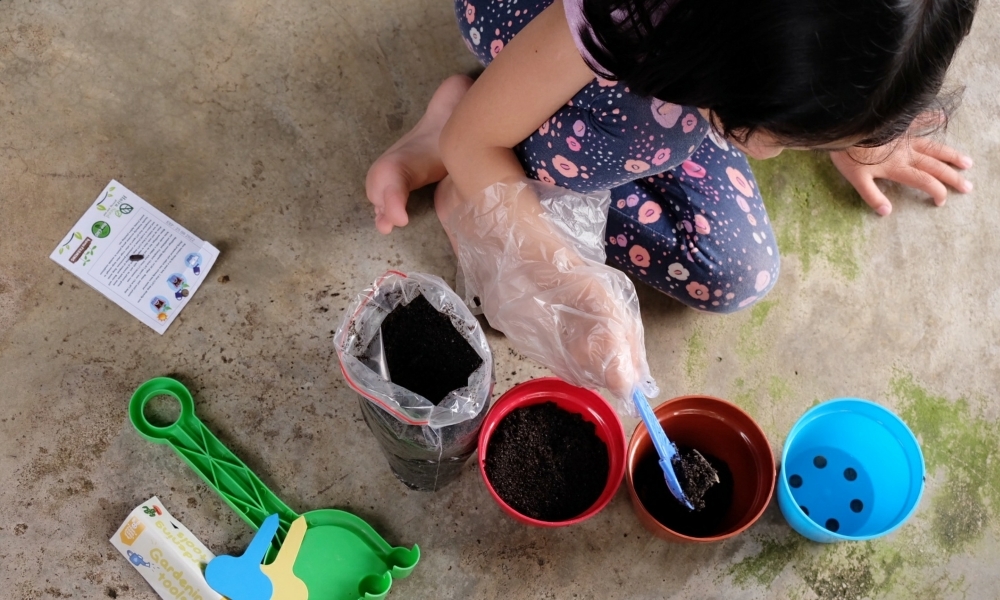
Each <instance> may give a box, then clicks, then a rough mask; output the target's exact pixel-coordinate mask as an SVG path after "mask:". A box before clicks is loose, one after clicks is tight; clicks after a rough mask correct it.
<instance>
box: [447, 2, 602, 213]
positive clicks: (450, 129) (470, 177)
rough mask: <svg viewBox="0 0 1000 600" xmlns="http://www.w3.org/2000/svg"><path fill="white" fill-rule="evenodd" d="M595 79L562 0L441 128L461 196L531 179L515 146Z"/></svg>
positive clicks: (486, 73)
mask: <svg viewBox="0 0 1000 600" xmlns="http://www.w3.org/2000/svg"><path fill="white" fill-rule="evenodd" d="M593 79H594V74H593V73H592V72H591V71H590V69H589V68H588V67H587V64H586V63H585V62H584V61H583V58H582V57H581V56H580V52H579V51H578V50H577V48H576V45H575V44H574V42H573V38H572V36H571V34H570V30H569V25H568V24H567V22H566V14H565V11H564V9H563V3H562V0H555V2H553V3H552V5H551V6H549V7H548V8H547V9H545V10H544V11H543V12H542V13H541V14H540V15H538V16H537V17H535V19H533V20H532V21H531V23H529V24H528V25H527V26H526V27H525V28H524V29H523V30H522V31H521V32H520V33H518V34H517V36H516V37H515V38H514V39H513V40H511V41H510V43H508V44H507V46H506V47H505V48H504V49H503V51H502V52H501V53H500V54H498V55H497V57H496V58H495V59H494V60H493V62H492V63H491V64H490V66H489V67H488V68H487V69H486V71H484V72H483V74H482V76H480V77H479V80H478V81H476V83H475V85H473V86H472V88H471V89H470V90H469V92H468V93H467V94H466V95H465V97H464V98H463V99H462V101H461V102H460V103H459V105H458V106H457V107H456V108H455V112H454V113H453V114H452V116H451V119H450V120H449V121H448V124H447V125H446V126H445V128H444V131H442V133H441V140H440V148H441V157H442V159H443V160H444V164H445V167H446V168H447V170H448V173H449V175H450V176H451V178H452V180H453V181H454V183H455V185H456V187H457V189H458V193H459V195H460V196H461V197H462V198H463V199H468V198H471V197H473V196H474V195H476V194H478V193H479V192H480V191H482V190H483V189H485V188H486V187H488V186H490V185H493V184H494V183H496V182H498V181H509V180H515V179H524V177H525V176H524V170H523V168H522V167H521V164H520V162H519V161H518V160H517V157H516V156H515V155H514V151H513V150H512V148H513V147H514V146H516V145H517V144H518V143H520V142H521V141H522V140H524V139H525V138H527V137H528V136H529V135H531V133H532V132H533V131H534V130H535V129H537V128H538V127H540V126H541V124H542V123H544V122H545V120H546V119H548V118H549V117H550V116H552V114H554V113H555V112H556V111H557V110H559V108H561V107H562V106H563V105H564V104H566V102H567V101H569V100H570V99H571V98H572V97H573V96H574V95H575V94H576V93H577V92H578V91H580V90H581V89H583V87H584V86H585V85H587V84H588V83H589V82H591V81H593Z"/></svg>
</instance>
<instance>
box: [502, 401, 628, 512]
mask: <svg viewBox="0 0 1000 600" xmlns="http://www.w3.org/2000/svg"><path fill="white" fill-rule="evenodd" d="M610 469H611V465H610V459H609V456H608V447H607V445H605V443H604V442H603V441H601V439H600V438H599V437H597V433H596V429H595V427H594V424H593V423H590V422H588V421H585V420H584V419H583V417H582V416H580V415H579V414H576V413H572V412H569V411H565V410H563V409H561V408H559V407H558V406H556V404H555V403H554V402H544V403H542V404H534V405H531V406H526V407H523V408H518V409H516V410H513V411H511V412H510V413H509V414H508V415H507V416H505V417H504V418H503V420H501V421H500V423H499V424H498V425H497V428H496V430H494V432H493V435H492V436H491V437H490V441H489V446H488V447H487V449H486V477H487V478H488V479H489V481H490V485H492V486H493V489H494V490H496V492H497V494H498V495H499V496H500V497H501V498H502V499H503V501H504V502H506V503H507V504H508V505H509V506H510V507H511V508H513V509H514V510H516V511H518V512H519V513H521V514H523V515H525V516H528V517H531V518H533V519H538V520H540V521H550V522H557V521H566V520H569V519H572V518H574V517H578V516H580V515H581V514H582V513H583V512H585V511H586V510H587V509H588V508H590V507H591V506H593V505H594V503H595V502H596V501H597V499H598V498H600V496H601V493H602V492H603V491H604V488H605V486H606V485H607V482H608V473H609V471H610Z"/></svg>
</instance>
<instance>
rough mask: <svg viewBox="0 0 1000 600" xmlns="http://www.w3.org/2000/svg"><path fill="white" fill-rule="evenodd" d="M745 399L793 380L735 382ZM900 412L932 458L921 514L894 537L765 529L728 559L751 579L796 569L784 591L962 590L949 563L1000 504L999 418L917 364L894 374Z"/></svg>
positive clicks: (833, 598)
mask: <svg viewBox="0 0 1000 600" xmlns="http://www.w3.org/2000/svg"><path fill="white" fill-rule="evenodd" d="M735 389H736V390H737V393H736V400H737V404H740V405H741V406H743V407H744V408H750V406H751V405H752V404H754V403H756V402H758V401H759V400H757V399H758V398H760V397H762V394H764V393H765V392H766V394H767V395H768V396H769V397H770V398H773V399H774V400H776V401H778V400H780V399H781V398H782V397H783V395H784V394H786V393H790V390H791V388H790V386H789V385H788V384H787V383H786V382H783V381H782V380H780V379H779V378H775V377H772V378H770V379H765V378H761V379H760V380H759V381H758V382H753V383H750V384H748V383H747V382H745V381H744V380H742V379H738V380H736V382H735ZM889 389H890V393H891V395H893V396H895V397H896V398H897V399H898V400H899V402H898V405H897V406H898V410H897V412H898V413H899V415H900V416H901V417H902V418H903V420H904V421H906V423H907V424H908V425H909V426H910V428H911V429H912V430H913V431H914V433H915V434H916V435H917V437H918V438H919V439H920V441H921V448H922V449H923V451H924V457H925V459H926V461H927V470H928V484H929V486H928V496H929V499H928V500H925V501H924V504H923V506H922V507H921V509H920V510H919V511H918V513H917V515H916V516H915V518H914V519H913V520H912V521H911V522H910V523H908V524H907V525H906V526H905V527H904V528H902V529H901V530H899V531H898V532H896V533H895V534H893V535H892V536H889V537H886V538H880V539H877V540H873V541H869V542H864V543H849V544H831V545H825V546H824V545H818V544H813V543H811V542H808V541H806V540H805V539H803V538H799V537H798V536H795V535H793V536H792V537H788V536H787V535H785V536H784V537H780V538H778V539H772V538H770V537H763V538H758V541H759V543H760V544H761V549H760V551H759V552H757V553H755V554H753V555H750V556H747V557H744V558H743V559H741V560H740V561H739V562H737V563H735V564H733V565H732V566H730V567H729V569H728V571H727V572H728V574H729V576H730V577H732V579H733V582H734V583H735V584H736V585H738V586H739V587H742V588H744V589H747V588H749V587H753V586H758V587H763V588H768V587H770V586H771V585H772V583H773V582H774V580H775V579H776V578H778V576H779V575H780V574H781V573H782V572H783V571H784V570H785V568H786V567H789V566H790V567H791V568H792V571H791V572H792V573H794V575H793V577H797V578H798V579H799V580H800V581H799V583H798V585H796V583H795V581H794V580H792V581H789V582H787V584H786V585H784V586H783V590H784V591H783V593H785V594H791V593H793V592H794V593H796V594H801V595H803V597H816V598H821V599H822V600H846V599H847V598H865V599H869V598H870V599H876V598H878V599H886V600H888V599H892V600H924V599H927V600H929V599H931V598H935V599H936V598H952V597H955V598H959V597H963V596H964V595H965V592H966V591H967V589H968V584H967V583H966V582H965V579H964V578H956V579H954V580H952V579H951V578H949V576H948V574H947V573H946V572H945V573H942V572H941V570H942V569H943V568H945V565H946V564H947V563H948V561H949V560H951V557H952V556H954V555H955V554H957V553H959V552H961V551H963V550H964V549H966V548H967V546H969V545H970V544H972V543H974V542H976V541H978V540H979V539H981V538H982V537H983V535H984V533H985V531H986V529H987V528H988V527H989V526H990V524H991V523H996V522H998V520H1000V519H998V513H1000V425H998V424H997V423H996V422H994V421H991V420H988V419H984V418H982V417H981V416H979V415H978V414H977V411H976V410H975V408H976V407H974V406H973V405H972V403H970V402H969V401H968V400H967V399H965V398H959V399H957V400H950V399H948V398H945V397H942V396H934V395H932V394H931V393H929V392H928V391H927V390H925V389H924V388H922V387H921V386H920V385H919V384H918V383H917V382H916V380H915V379H914V377H913V376H912V375H909V374H899V375H897V376H896V377H895V378H893V379H892V381H891V382H890V384H889Z"/></svg>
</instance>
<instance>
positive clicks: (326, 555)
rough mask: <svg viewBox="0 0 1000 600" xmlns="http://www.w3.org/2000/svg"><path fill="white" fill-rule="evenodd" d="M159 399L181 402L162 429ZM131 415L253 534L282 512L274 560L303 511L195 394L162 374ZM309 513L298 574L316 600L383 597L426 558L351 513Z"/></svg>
mask: <svg viewBox="0 0 1000 600" xmlns="http://www.w3.org/2000/svg"><path fill="white" fill-rule="evenodd" d="M155 396H171V397H173V398H174V399H176V400H177V401H178V402H179V403H180V409H181V411H180V417H179V418H178V419H177V421H176V422H175V423H173V424H172V425H168V426H166V427H158V426H156V425H153V424H152V423H150V422H149V421H147V420H146V415H145V408H146V403H148V402H149V401H150V399H152V398H154V397H155ZM129 418H130V419H131V420H132V424H133V425H134V426H135V428H136V429H137V430H138V431H139V434H140V435H142V437H144V438H146V439H147V440H149V441H151V442H155V443H157V444H168V445H170V446H171V447H172V448H173V449H174V450H175V451H176V452H177V454H179V455H180V457H181V458H182V459H184V462H186V463H187V464H188V466H190V467H191V468H192V469H194V472H195V473H197V474H198V475H199V476H201V478H202V480H204V481H205V483H206V484H208V486H209V487H211V488H212V489H213V490H215V492H216V493H217V494H218V495H219V497H220V498H222V499H223V500H224V501H225V502H226V504H228V505H229V506H230V508H232V509H233V510H234V511H236V514H238V515H239V516H240V517H242V518H243V520H244V521H246V523H247V524H248V525H250V527H252V528H253V529H254V531H256V530H257V529H259V528H260V526H261V524H262V523H263V522H264V519H266V518H267V517H268V516H269V515H273V514H277V515H278V518H279V520H280V525H279V527H278V534H277V536H276V537H275V541H274V542H273V543H272V544H271V547H270V549H269V551H268V553H267V558H266V559H265V561H267V562H270V561H273V560H274V557H275V556H277V551H278V548H279V547H280V544H281V542H282V541H283V540H284V539H285V535H286V534H287V533H288V529H289V527H290V526H291V524H292V522H293V521H294V520H295V519H297V518H298V517H299V515H298V514H296V513H295V512H294V511H293V510H292V509H290V508H288V507H287V506H285V503H284V502H282V501H281V500H280V499H279V498H278V497H277V496H275V495H274V494H273V493H272V492H271V490H269V489H267V486H265V485H264V484H263V482H261V480H260V479H259V478H258V477H257V476H256V475H254V474H253V472H252V471H250V469H248V468H247V466H246V465H244V464H243V462H242V461H241V460H240V459H238V458H236V456H235V455H234V454H233V453H232V452H230V451H229V449H228V448H226V447H225V446H224V445H222V442H220V441H219V440H218V439H217V438H216V437H215V436H214V435H213V434H212V432H211V431H209V430H208V428H207V427H205V425H204V424H203V423H202V422H201V421H200V420H198V417H196V416H195V413H194V400H193V399H192V398H191V393H190V392H189V391H188V389H187V388H186V387H184V385H183V384H182V383H181V382H179V381H177V380H175V379H171V378H169V377H158V378H156V379H151V380H149V381H147V382H146V383H144V384H142V385H141V386H139V389H137V390H136V391H135V394H133V395H132V401H131V402H130V403H129ZM304 516H305V519H306V525H307V529H306V534H305V538H304V539H303V541H302V547H301V549H300V550H299V553H298V557H297V558H296V559H295V564H294V565H293V571H294V573H295V575H296V576H297V577H298V578H299V579H301V580H302V581H303V582H305V584H306V586H307V587H308V588H309V598H310V600H359V599H364V600H379V599H381V598H385V596H386V594H388V593H389V588H390V587H391V586H392V580H393V578H396V579H402V578H404V577H406V576H408V575H409V574H410V573H411V572H412V571H413V568H414V567H415V566H416V565H417V561H419V560H420V548H418V547H417V546H416V545H414V546H413V548H412V549H407V548H402V547H395V548H394V547H392V546H390V545H389V544H388V543H387V542H386V541H385V540H384V539H382V537H381V536H380V535H379V534H378V533H376V532H375V530H374V529H372V527H371V526H370V525H369V524H368V523H366V522H364V521H363V520H361V519H360V518H358V517H356V516H354V515H352V514H350V513H347V512H344V511H341V510H334V509H329V508H327V509H321V510H312V511H309V512H307V513H305V515H304Z"/></svg>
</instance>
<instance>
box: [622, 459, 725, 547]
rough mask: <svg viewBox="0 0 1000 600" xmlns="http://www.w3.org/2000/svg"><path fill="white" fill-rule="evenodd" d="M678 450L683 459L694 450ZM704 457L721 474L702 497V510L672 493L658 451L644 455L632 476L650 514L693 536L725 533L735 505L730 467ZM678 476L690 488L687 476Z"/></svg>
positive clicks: (675, 529) (672, 528) (669, 526)
mask: <svg viewBox="0 0 1000 600" xmlns="http://www.w3.org/2000/svg"><path fill="white" fill-rule="evenodd" d="M678 451H679V452H680V454H681V455H682V456H683V455H685V454H687V453H689V452H690V451H691V449H690V448H685V447H680V448H678ZM701 454H702V456H704V457H705V459H706V460H707V461H708V463H709V464H710V465H711V466H712V468H714V469H715V471H716V473H718V475H719V483H717V484H715V485H713V486H711V487H710V488H709V489H708V490H707V491H706V492H705V495H704V497H703V498H702V500H703V501H704V508H702V509H701V510H697V511H691V510H689V509H688V508H687V507H686V506H684V505H683V504H681V503H680V502H678V501H677V498H674V495H673V494H671V493H670V490H669V489H668V488H667V482H666V480H665V479H664V478H663V469H661V468H660V457H659V455H658V454H657V453H656V450H654V449H652V448H650V449H649V451H647V452H646V453H645V454H643V455H642V456H641V457H640V458H639V463H638V464H637V465H636V468H635V472H634V473H633V474H632V480H633V482H634V484H635V493H636V495H637V496H639V501H640V502H642V505H643V507H645V509H646V510H647V511H649V514H650V515H652V516H653V518H654V519H656V520H657V521H659V522H660V523H661V524H662V525H664V526H666V527H668V528H669V529H671V530H673V531H676V532H677V533H680V534H682V535H687V536H691V537H711V536H713V535H717V534H719V533H722V528H723V526H724V525H725V522H724V521H725V518H726V514H727V513H728V512H729V508H730V506H732V504H733V474H732V471H730V470H729V465H727V464H726V463H725V462H723V461H721V460H719V459H718V458H716V457H714V456H712V455H711V454H706V453H704V452H702V453H701ZM678 477H679V478H681V486H682V487H683V488H684V489H685V490H686V489H687V487H688V486H687V485H685V482H684V480H683V475H682V474H681V473H678Z"/></svg>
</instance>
